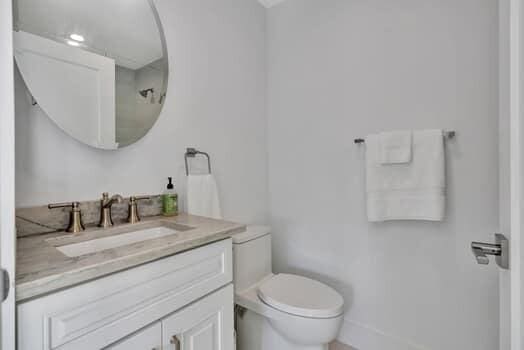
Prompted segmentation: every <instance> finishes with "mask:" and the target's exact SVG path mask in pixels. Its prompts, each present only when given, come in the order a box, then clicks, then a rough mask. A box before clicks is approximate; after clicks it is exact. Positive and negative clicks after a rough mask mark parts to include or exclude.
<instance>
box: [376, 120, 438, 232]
mask: <svg viewBox="0 0 524 350" xmlns="http://www.w3.org/2000/svg"><path fill="white" fill-rule="evenodd" d="M412 138H413V139H412V143H413V144H412V160H411V162H410V163H405V164H382V162H381V160H382V155H381V137H380V135H370V136H368V137H367V138H366V191H367V213H368V220H369V221H371V222H376V221H387V220H429V221H441V220H443V219H444V212H445V201H446V198H445V189H446V179H445V155H444V140H443V136H442V130H420V131H413V133H412Z"/></svg>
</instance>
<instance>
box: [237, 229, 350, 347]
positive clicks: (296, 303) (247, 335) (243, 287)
mask: <svg viewBox="0 0 524 350" xmlns="http://www.w3.org/2000/svg"><path fill="white" fill-rule="evenodd" d="M233 253H234V279H235V301H236V304H237V305H239V306H240V307H241V308H240V312H237V315H236V320H237V350H276V349H278V350H327V349H328V344H329V343H330V342H331V341H333V340H335V338H336V337H337V335H338V332H339V330H340V327H341V325H342V320H343V311H344V300H343V298H342V296H340V294H339V293H337V292H336V291H335V290H334V289H332V288H331V287H329V286H327V285H325V284H323V283H320V282H318V281H315V280H312V279H309V278H306V277H302V276H297V275H291V274H273V273H272V271H271V235H270V230H269V228H268V227H248V229H247V230H246V232H244V233H241V234H238V235H235V236H234V237H233Z"/></svg>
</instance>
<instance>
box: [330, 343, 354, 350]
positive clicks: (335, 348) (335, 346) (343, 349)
mask: <svg viewBox="0 0 524 350" xmlns="http://www.w3.org/2000/svg"><path fill="white" fill-rule="evenodd" d="M329 350H357V349H355V348H352V347H350V346H347V345H344V344H341V343H339V342H334V343H331V346H330V347H329Z"/></svg>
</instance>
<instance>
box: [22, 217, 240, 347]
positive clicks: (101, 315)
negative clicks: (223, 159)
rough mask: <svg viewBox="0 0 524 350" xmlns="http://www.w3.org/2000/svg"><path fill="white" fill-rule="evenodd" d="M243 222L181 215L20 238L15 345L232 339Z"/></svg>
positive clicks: (226, 343) (222, 343)
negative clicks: (237, 241)
mask: <svg viewBox="0 0 524 350" xmlns="http://www.w3.org/2000/svg"><path fill="white" fill-rule="evenodd" d="M244 229H245V228H244V227H243V226H242V225H237V224H234V223H230V222H225V221H219V220H211V219H205V218H202V217H194V216H189V215H181V216H179V217H177V218H174V219H166V218H163V217H152V218H148V219H145V220H143V221H142V222H140V223H138V224H122V225H118V226H115V227H114V228H110V229H99V228H88V229H87V230H86V231H84V232H81V233H77V234H67V233H65V232H54V233H46V234H40V235H30V236H27V237H21V238H19V240H18V248H17V250H18V257H17V260H18V268H19V269H18V272H17V302H18V306H17V310H18V321H17V322H18V349H20V350H35V349H43V350H51V349H61V350H62V349H74V350H83V349H85V350H93V349H114V350H116V349H119V350H120V349H145V350H150V349H156V350H161V349H177V350H180V349H194V350H200V349H205V350H210V349H213V350H215V349H216V350H219V349H222V350H229V349H233V343H234V341H233V329H234V327H233V309H234V296H233V286H232V281H233V272H232V243H231V238H230V237H231V235H233V234H234V233H237V232H241V231H243V230H244ZM142 232H146V233H147V234H150V235H151V237H149V238H147V237H145V236H144V238H140V237H142V236H143V233H142ZM133 236H134V237H135V238H133V241H129V239H130V238H129V237H133ZM136 237H138V238H136Z"/></svg>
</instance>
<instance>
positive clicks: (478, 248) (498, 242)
mask: <svg viewBox="0 0 524 350" xmlns="http://www.w3.org/2000/svg"><path fill="white" fill-rule="evenodd" d="M471 251H472V252H473V255H474V256H475V259H477V263H479V264H481V265H488V264H489V258H488V255H493V256H495V260H496V262H497V265H499V267H501V268H503V269H507V268H509V245H508V240H507V239H506V237H504V235H502V234H500V233H497V234H495V244H492V243H482V242H472V243H471Z"/></svg>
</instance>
